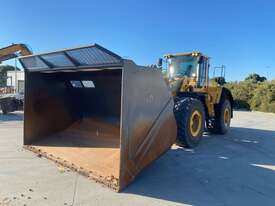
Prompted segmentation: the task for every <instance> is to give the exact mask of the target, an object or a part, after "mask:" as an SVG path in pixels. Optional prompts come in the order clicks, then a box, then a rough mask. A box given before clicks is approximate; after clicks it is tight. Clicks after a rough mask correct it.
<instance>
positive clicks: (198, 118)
mask: <svg viewBox="0 0 275 206" xmlns="http://www.w3.org/2000/svg"><path fill="white" fill-rule="evenodd" d="M189 126H190V132H191V134H192V136H193V137H197V136H198V135H199V133H200V131H201V127H202V114H201V113H200V112H199V111H198V110H195V111H194V112H193V113H192V115H191V117H190V125H189Z"/></svg>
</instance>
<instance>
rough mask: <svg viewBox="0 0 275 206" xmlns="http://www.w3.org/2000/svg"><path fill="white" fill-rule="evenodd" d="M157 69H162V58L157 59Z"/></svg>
mask: <svg viewBox="0 0 275 206" xmlns="http://www.w3.org/2000/svg"><path fill="white" fill-rule="evenodd" d="M158 68H162V58H159V59H158Z"/></svg>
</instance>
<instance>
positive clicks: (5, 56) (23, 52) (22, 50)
mask: <svg viewBox="0 0 275 206" xmlns="http://www.w3.org/2000/svg"><path fill="white" fill-rule="evenodd" d="M31 54H32V52H31V50H30V49H29V48H28V46H27V45H25V44H12V45H10V46H7V47H4V48H1V49H0V63H1V62H2V61H6V60H9V59H13V58H16V57H17V56H27V55H31Z"/></svg>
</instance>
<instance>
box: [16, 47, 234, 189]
mask: <svg viewBox="0 0 275 206" xmlns="http://www.w3.org/2000/svg"><path fill="white" fill-rule="evenodd" d="M166 59H167V62H169V65H168V72H167V74H166V75H163V72H162V71H161V69H160V68H159V67H156V66H152V67H145V66H139V65H137V64H135V63H134V62H133V61H132V60H129V59H125V58H122V57H120V56H119V55H117V54H115V53H113V52H111V51H110V50H107V49H105V48H103V47H102V46H100V45H98V44H94V45H89V46H84V47H78V48H70V49H65V50H59V51H54V52H49V53H42V54H36V55H30V56H24V57H21V58H20V62H21V64H22V66H23V67H24V69H25V100H24V102H25V107H24V147H25V148H26V149H28V150H31V151H33V152H35V153H37V154H39V156H40V157H45V158H48V159H50V160H53V161H55V162H56V163H57V164H61V165H62V166H65V167H69V168H71V169H72V170H76V171H78V172H80V173H81V174H83V175H85V176H87V177H89V178H91V179H94V180H96V181H97V182H100V183H103V184H104V185H107V186H108V187H110V188H112V189H114V190H115V191H121V190H122V189H123V188H125V187H126V186H127V185H128V184H129V183H130V182H132V181H133V180H134V179H135V177H136V176H137V175H138V174H139V172H140V171H141V170H142V169H143V168H144V167H146V166H147V165H149V164H150V163H151V162H152V161H154V160H155V159H157V158H158V157H159V156H161V155H162V154H163V153H164V152H165V151H167V150H169V149H170V147H171V145H172V144H174V143H175V142H176V140H177V142H178V143H179V144H184V145H185V146H188V147H194V146H196V145H197V144H198V142H199V140H200V139H201V136H202V132H203V130H204V124H206V123H207V128H208V129H209V130H210V131H211V132H215V133H225V132H226V131H227V130H228V128H229V125H230V118H231V116H232V110H231V108H232V97H231V94H230V92H229V91H228V90H227V89H224V88H222V87H220V86H217V87H210V86H208V84H207V82H208V77H207V72H208V58H207V57H206V56H204V55H201V54H199V53H198V54H197V56H195V55H194V56H192V55H189V54H188V55H187V54H184V55H167V57H166ZM187 60H188V61H187ZM178 65H179V66H178ZM185 65H186V66H185ZM188 65H191V66H192V68H191V67H190V69H189V66H188ZM189 70H190V71H189ZM201 73H203V75H200V74H201ZM205 78H206V79H205ZM183 172H184V171H183ZM41 175H43V174H41Z"/></svg>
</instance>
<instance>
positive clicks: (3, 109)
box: [0, 103, 8, 115]
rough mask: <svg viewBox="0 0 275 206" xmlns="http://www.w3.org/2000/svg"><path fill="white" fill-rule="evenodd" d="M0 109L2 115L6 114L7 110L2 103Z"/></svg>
mask: <svg viewBox="0 0 275 206" xmlns="http://www.w3.org/2000/svg"><path fill="white" fill-rule="evenodd" d="M0 109H1V110H2V113H3V114H5V115H6V114H8V110H7V108H6V104H4V103H2V104H1V105H0Z"/></svg>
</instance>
